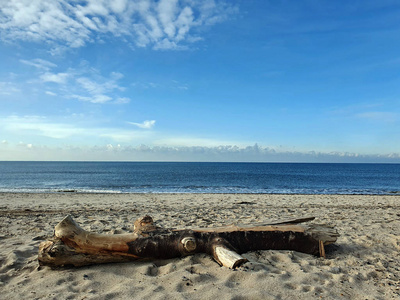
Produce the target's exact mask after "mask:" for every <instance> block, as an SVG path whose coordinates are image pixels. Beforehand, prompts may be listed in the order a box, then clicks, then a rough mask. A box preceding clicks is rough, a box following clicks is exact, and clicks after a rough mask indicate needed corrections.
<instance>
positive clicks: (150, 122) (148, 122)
mask: <svg viewBox="0 0 400 300" xmlns="http://www.w3.org/2000/svg"><path fill="white" fill-rule="evenodd" d="M128 124H131V125H135V126H137V127H139V128H143V129H151V128H153V127H154V125H155V124H156V121H155V120H146V121H144V122H143V123H134V122H128Z"/></svg>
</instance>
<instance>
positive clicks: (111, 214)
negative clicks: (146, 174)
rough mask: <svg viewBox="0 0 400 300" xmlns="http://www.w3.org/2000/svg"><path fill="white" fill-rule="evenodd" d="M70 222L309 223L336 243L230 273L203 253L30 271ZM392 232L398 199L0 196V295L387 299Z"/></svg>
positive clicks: (397, 243)
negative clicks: (317, 252)
mask: <svg viewBox="0 0 400 300" xmlns="http://www.w3.org/2000/svg"><path fill="white" fill-rule="evenodd" d="M69 214H71V215H72V216H73V217H74V219H75V220H76V221H77V222H78V223H79V224H80V225H81V226H82V227H83V228H84V229H87V230H90V231H94V232H102V233H110V234H111V233H125V232H130V231H131V230H132V227H133V222H134V220H135V219H136V218H138V217H140V216H143V215H146V214H149V215H151V216H152V217H153V218H154V220H155V222H156V224H157V225H159V226H162V227H166V228H171V227H174V228H190V227H218V226H224V225H229V224H232V223H237V224H244V225H246V224H254V223H260V222H266V221H269V220H271V221H274V220H279V219H288V218H297V217H305V216H315V217H316V219H315V220H314V221H312V222H314V223H316V224H318V223H325V224H328V225H331V226H334V227H335V228H337V230H338V231H339V233H340V234H341V236H340V237H339V238H338V241H337V242H336V243H335V245H334V246H333V247H332V249H331V250H330V252H329V253H328V257H327V259H321V258H317V257H313V256H310V255H306V254H302V253H298V252H294V251H286V250H283V251H276V250H264V251H253V252H248V253H245V254H243V256H244V257H246V258H247V259H248V260H249V262H248V263H246V264H244V265H243V266H242V267H240V268H239V269H238V270H235V271H233V270H230V269H227V268H224V267H220V266H219V265H218V264H217V263H215V262H214V261H213V260H212V259H211V258H210V257H208V256H207V255H205V254H196V255H194V256H188V257H184V258H177V259H171V260H156V261H147V262H132V263H123V264H107V265H95V266H89V267H82V268H75V269H60V270H51V269H50V268H48V267H44V268H38V263H37V249H38V245H39V244H40V242H42V241H44V240H46V239H48V238H49V237H51V235H52V232H53V229H54V226H55V225H56V224H57V223H58V222H59V221H61V220H62V218H64V217H65V216H66V215H69ZM399 232H400V195H342V194H338V195H327V194H323V195H320V194H313V195H307V194H306V195H304V194H202V193H201V194H198V193H196V194H192V193H143V194H141V193H115V194H110V193H100V194H93V193H70V192H67V193H0V243H1V247H0V262H1V265H0V287H1V289H2V295H4V297H5V298H7V299H21V298H34V299H60V298H68V297H70V298H78V299H83V298H85V299H104V298H119V299H129V298H132V296H134V297H136V298H138V299H139V298H140V299H215V298H216V297H218V298H220V299H320V298H323V299H338V298H339V299H360V300H361V299H396V298H398V297H399V296H400V284H399V282H400V262H399V261H398V259H397V257H398V253H399V251H400V237H399Z"/></svg>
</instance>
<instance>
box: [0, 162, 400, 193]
mask: <svg viewBox="0 0 400 300" xmlns="http://www.w3.org/2000/svg"><path fill="white" fill-rule="evenodd" d="M0 192H14V193H15V192H16V193H58V192H75V193H200V194H214V193H216V194H350V195H352V194H356V195H364V194H365V195H380V194H384V195H390V194H398V193H400V164H388V163H276V162H273V163H266V162H154V161H151V162H119V161H117V162H115V161H113V162H111V161H107V162H105V161H101V162H99V161H90V162H89V161H85V162H82V161H0Z"/></svg>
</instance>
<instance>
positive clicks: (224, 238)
mask: <svg viewBox="0 0 400 300" xmlns="http://www.w3.org/2000/svg"><path fill="white" fill-rule="evenodd" d="M313 219H314V218H313V217H311V218H303V219H296V220H290V221H286V222H278V223H273V224H263V225H254V226H235V225H230V226H225V227H219V228H200V229H185V230H174V229H163V228H159V227H156V226H155V225H154V222H153V219H152V218H151V217H149V216H145V217H142V218H139V219H138V220H136V222H135V224H134V232H133V233H129V234H98V233H91V232H88V231H85V230H84V229H82V228H81V227H80V226H79V225H78V224H77V223H76V222H75V221H74V220H73V219H72V217H71V216H68V217H66V218H65V219H64V220H62V221H61V222H60V223H59V224H58V225H56V227H55V230H54V237H53V238H52V239H51V240H49V241H46V242H43V243H41V244H40V246H39V256H38V260H39V263H40V265H48V266H52V267H60V266H84V265H90V264H99V263H109V262H126V261H132V260H140V259H169V258H176V257H182V256H186V255H191V254H194V253H208V254H209V255H211V256H213V257H214V259H215V260H216V261H217V262H218V263H219V264H220V265H222V266H226V267H228V268H236V267H238V266H240V265H241V264H243V263H245V262H246V261H247V259H246V258H244V257H242V256H240V255H239V254H240V253H245V252H248V251H254V250H268V249H274V250H294V251H299V252H304V253H308V254H313V255H317V256H322V257H325V249H324V246H325V245H328V244H331V243H334V242H335V241H336V239H337V237H338V236H339V234H338V233H337V231H336V230H335V229H333V228H331V227H328V226H322V225H314V224H310V225H303V224H300V223H303V222H306V221H310V220H313Z"/></svg>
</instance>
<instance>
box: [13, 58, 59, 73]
mask: <svg viewBox="0 0 400 300" xmlns="http://www.w3.org/2000/svg"><path fill="white" fill-rule="evenodd" d="M20 62H22V63H23V64H26V65H28V66H33V67H35V68H38V69H42V70H45V71H49V70H50V69H52V68H55V67H57V65H56V64H54V63H52V62H49V61H47V60H44V59H41V58H35V59H32V60H26V59H20Z"/></svg>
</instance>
